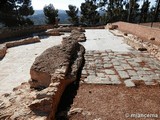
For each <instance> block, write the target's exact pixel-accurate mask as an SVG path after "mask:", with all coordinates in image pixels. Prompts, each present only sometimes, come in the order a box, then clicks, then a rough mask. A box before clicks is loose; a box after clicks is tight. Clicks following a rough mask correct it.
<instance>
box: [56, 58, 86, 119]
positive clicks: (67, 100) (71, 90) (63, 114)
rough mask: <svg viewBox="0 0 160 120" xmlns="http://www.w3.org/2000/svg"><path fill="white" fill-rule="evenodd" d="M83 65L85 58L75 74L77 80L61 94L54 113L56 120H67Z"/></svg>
mask: <svg viewBox="0 0 160 120" xmlns="http://www.w3.org/2000/svg"><path fill="white" fill-rule="evenodd" d="M84 65H85V58H83V63H82V66H81V68H80V69H79V71H78V73H77V79H76V81H75V82H73V83H71V84H70V85H69V86H67V88H66V89H65V91H64V92H63V95H62V97H61V100H60V103H59V105H58V109H57V112H56V115H55V116H56V117H55V119H56V120H69V118H68V115H67V114H68V111H69V110H70V108H71V105H72V104H73V100H74V98H75V96H76V95H77V90H78V88H79V83H80V78H81V72H82V69H83V67H84Z"/></svg>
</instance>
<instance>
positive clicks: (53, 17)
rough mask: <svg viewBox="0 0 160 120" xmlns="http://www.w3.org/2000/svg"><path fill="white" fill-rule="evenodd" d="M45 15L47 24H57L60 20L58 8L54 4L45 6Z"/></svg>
mask: <svg viewBox="0 0 160 120" xmlns="http://www.w3.org/2000/svg"><path fill="white" fill-rule="evenodd" d="M43 12H44V15H45V16H46V19H47V20H46V23H47V24H53V25H55V24H56V21H57V20H58V18H57V17H58V10H57V9H55V8H54V6H53V4H49V5H48V6H45V7H44V8H43Z"/></svg>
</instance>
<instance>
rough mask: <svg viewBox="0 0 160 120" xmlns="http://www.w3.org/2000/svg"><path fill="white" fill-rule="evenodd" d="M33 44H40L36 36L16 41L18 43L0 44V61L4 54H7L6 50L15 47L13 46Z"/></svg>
mask: <svg viewBox="0 0 160 120" xmlns="http://www.w3.org/2000/svg"><path fill="white" fill-rule="evenodd" d="M35 42H40V39H39V37H38V36H35V37H29V38H26V39H22V40H18V41H11V42H6V43H4V44H0V59H2V58H3V57H4V56H5V54H6V52H7V48H10V47H15V46H19V45H25V44H30V43H35Z"/></svg>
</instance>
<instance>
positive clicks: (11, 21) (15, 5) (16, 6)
mask: <svg viewBox="0 0 160 120" xmlns="http://www.w3.org/2000/svg"><path fill="white" fill-rule="evenodd" d="M33 13H34V10H33V7H32V5H31V0H3V1H2V0H1V1H0V21H1V22H2V23H4V24H5V25H6V26H20V25H28V24H33V22H32V21H30V19H28V18H26V16H29V15H33Z"/></svg>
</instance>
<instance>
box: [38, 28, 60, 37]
mask: <svg viewBox="0 0 160 120" xmlns="http://www.w3.org/2000/svg"><path fill="white" fill-rule="evenodd" d="M38 35H49V36H59V35H62V33H61V32H59V31H58V30H57V29H49V30H47V31H45V32H42V33H39V34H38Z"/></svg>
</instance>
